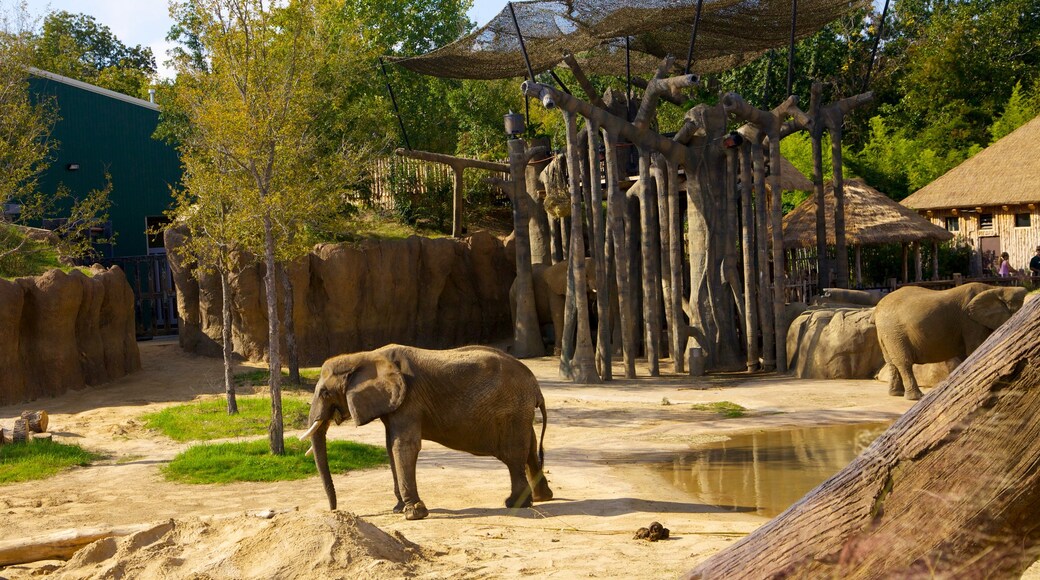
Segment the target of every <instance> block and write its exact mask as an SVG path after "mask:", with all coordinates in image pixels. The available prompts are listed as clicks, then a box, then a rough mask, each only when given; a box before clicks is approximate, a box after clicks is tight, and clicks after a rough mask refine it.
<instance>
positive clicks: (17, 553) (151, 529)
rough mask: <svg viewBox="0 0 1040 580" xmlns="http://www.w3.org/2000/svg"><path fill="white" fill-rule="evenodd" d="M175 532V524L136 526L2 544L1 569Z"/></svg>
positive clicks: (88, 530)
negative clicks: (103, 543) (107, 542)
mask: <svg viewBox="0 0 1040 580" xmlns="http://www.w3.org/2000/svg"><path fill="white" fill-rule="evenodd" d="M172 528H173V522H172V521H170V522H162V523H150V524H134V525H129V526H115V527H111V528H84V529H78V530H65V531H61V532H56V533H53V534H48V535H46V536H37V537H34V538H22V539H19V540H8V541H6V542H0V566H13V565H15V564H28V563H30V562H39V561H40V560H68V559H69V558H71V557H72V556H73V554H75V553H76V552H77V551H78V550H79V549H80V548H82V547H84V546H86V545H87V544H90V543H93V542H96V541H98V540H101V539H104V538H113V537H119V536H129V535H132V534H139V533H142V532H147V533H148V534H149V535H162V534H165V533H166V532H168V531H169V530H170V529H172Z"/></svg>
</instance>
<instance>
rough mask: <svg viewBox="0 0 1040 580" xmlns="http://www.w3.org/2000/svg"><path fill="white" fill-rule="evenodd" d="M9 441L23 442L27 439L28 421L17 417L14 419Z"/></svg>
mask: <svg viewBox="0 0 1040 580" xmlns="http://www.w3.org/2000/svg"><path fill="white" fill-rule="evenodd" d="M11 441H14V442H15V443H25V442H27V441H29V422H28V421H26V420H25V419H22V418H20V417H19V418H18V419H15V420H14V431H12V432H11Z"/></svg>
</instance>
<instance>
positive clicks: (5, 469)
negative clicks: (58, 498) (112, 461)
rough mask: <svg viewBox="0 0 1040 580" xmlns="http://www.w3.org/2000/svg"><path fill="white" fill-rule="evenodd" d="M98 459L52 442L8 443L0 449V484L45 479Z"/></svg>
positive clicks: (80, 449) (89, 453)
mask: <svg viewBox="0 0 1040 580" xmlns="http://www.w3.org/2000/svg"><path fill="white" fill-rule="evenodd" d="M99 457H100V456H99V455H97V454H95V453H91V452H89V451H87V450H85V449H83V448H82V447H80V446H78V445H68V444H65V443H57V442H55V441H45V440H40V441H33V442H31V443H12V444H9V445H4V446H3V447H0V484H5V483H16V482H19V481H31V480H34V479H45V478H48V477H50V476H52V475H55V474H57V473H59V472H61V471H63V470H65V469H67V468H69V467H72V466H73V465H81V466H83V465H88V464H89V463H90V462H91V461H93V460H95V459H98V458H99Z"/></svg>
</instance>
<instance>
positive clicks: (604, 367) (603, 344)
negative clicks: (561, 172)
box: [585, 119, 614, 381]
mask: <svg viewBox="0 0 1040 580" xmlns="http://www.w3.org/2000/svg"><path fill="white" fill-rule="evenodd" d="M585 127H586V129H587V131H586V133H587V137H588V142H589V145H588V152H589V165H588V167H589V185H590V190H591V192H590V193H591V198H592V203H591V206H592V207H591V210H592V260H593V263H594V264H595V265H596V317H597V319H598V325H597V326H596V366H597V368H598V369H599V376H600V377H601V378H602V379H603V380H604V381H609V380H612V379H613V378H614V372H613V369H612V368H611V360H610V359H611V348H610V334H611V333H610V326H611V319H610V279H609V277H608V274H609V272H610V269H609V268H608V267H607V259H606V251H607V248H606V244H607V242H606V225H607V224H606V220H605V217H606V216H605V215H604V213H603V188H602V186H601V185H600V177H601V176H600V171H599V126H598V125H596V122H595V121H592V120H591V119H590V120H588V121H586V123H585Z"/></svg>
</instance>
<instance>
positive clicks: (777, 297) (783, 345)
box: [769, 117, 787, 373]
mask: <svg viewBox="0 0 1040 580" xmlns="http://www.w3.org/2000/svg"><path fill="white" fill-rule="evenodd" d="M774 118H775V117H774ZM769 178H770V179H769V181H770V184H769V185H770V189H771V190H772V193H773V199H772V204H771V205H770V215H769V221H770V223H771V224H772V226H773V332H774V333H775V334H776V337H775V344H774V347H775V348H776V371H777V372H778V373H786V372H787V325H786V324H785V321H784V306H785V304H786V303H787V297H786V296H785V295H784V293H785V290H786V289H785V287H784V286H785V285H786V284H785V282H786V276H787V272H786V269H785V268H784V231H783V230H784V226H783V221H784V210H783V205H782V202H781V199H780V193H781V185H780V134H779V132H778V131H777V130H773V131H770V132H769Z"/></svg>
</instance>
